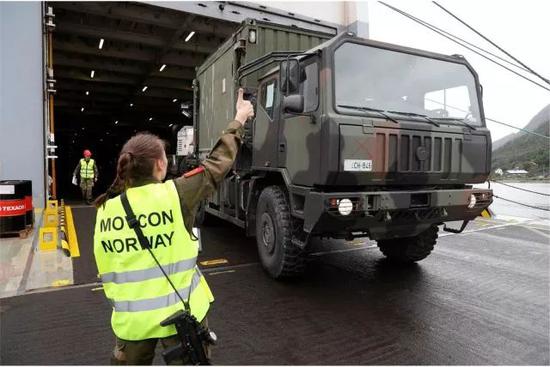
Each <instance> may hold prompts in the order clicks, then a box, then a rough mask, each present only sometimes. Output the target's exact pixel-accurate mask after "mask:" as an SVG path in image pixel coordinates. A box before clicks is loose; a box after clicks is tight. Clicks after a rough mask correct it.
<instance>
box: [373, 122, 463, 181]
mask: <svg viewBox="0 0 550 367" xmlns="http://www.w3.org/2000/svg"><path fill="white" fill-rule="evenodd" d="M376 149H377V152H380V153H381V152H384V155H385V159H383V160H382V161H383V162H384V163H385V167H379V168H381V169H383V170H384V171H386V172H437V173H442V174H443V176H444V177H445V174H447V175H449V174H450V173H451V172H461V171H462V137H438V136H422V135H415V134H403V133H401V134H390V133H377V134H376Z"/></svg>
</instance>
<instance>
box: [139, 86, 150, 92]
mask: <svg viewBox="0 0 550 367" xmlns="http://www.w3.org/2000/svg"><path fill="white" fill-rule="evenodd" d="M147 88H149V87H147V86H145V87H143V89H142V90H141V91H142V92H145V91H146V90H147Z"/></svg>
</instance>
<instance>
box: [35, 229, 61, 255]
mask: <svg viewBox="0 0 550 367" xmlns="http://www.w3.org/2000/svg"><path fill="white" fill-rule="evenodd" d="M57 240H58V238H57V228H48V227H45V228H40V234H39V239H38V242H39V247H38V248H39V249H40V251H52V250H55V249H56V248H57Z"/></svg>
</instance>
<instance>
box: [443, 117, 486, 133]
mask: <svg viewBox="0 0 550 367" xmlns="http://www.w3.org/2000/svg"><path fill="white" fill-rule="evenodd" d="M437 119H438V120H443V121H458V122H460V123H461V124H462V125H464V126H466V127H469V128H470V129H472V130H474V131H475V130H477V129H476V128H475V127H473V126H472V125H470V124H469V123H467V122H466V121H464V119H459V118H456V117H438V118H437Z"/></svg>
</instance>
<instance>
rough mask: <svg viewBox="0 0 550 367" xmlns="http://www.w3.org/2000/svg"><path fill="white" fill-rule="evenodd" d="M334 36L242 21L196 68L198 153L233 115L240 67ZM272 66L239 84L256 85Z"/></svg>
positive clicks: (300, 49) (209, 147) (206, 146)
mask: <svg viewBox="0 0 550 367" xmlns="http://www.w3.org/2000/svg"><path fill="white" fill-rule="evenodd" d="M251 32H252V33H254V32H255V40H254V41H255V42H251V39H250V37H251V36H250V35H251ZM334 36H335V34H328V33H319V32H313V31H309V30H305V29H299V28H292V27H287V26H281V25H276V24H272V23H268V22H260V21H256V20H247V21H245V22H244V23H243V25H242V26H241V27H240V28H239V29H238V30H237V31H236V32H235V33H234V34H233V35H232V36H231V38H230V39H228V40H227V41H226V42H225V43H224V44H223V45H222V46H221V47H220V48H219V49H218V50H217V51H216V52H215V53H214V54H212V55H211V56H210V57H209V58H208V59H207V60H206V61H205V62H204V63H203V64H202V65H201V66H200V67H199V68H198V70H197V79H196V84H198V88H197V89H196V90H195V93H197V94H196V97H198V100H197V101H196V102H198V103H197V105H198V111H197V112H196V114H197V116H195V122H194V125H195V136H197V137H198V144H197V148H198V153H199V154H201V153H202V154H204V153H207V152H209V151H210V150H211V148H212V147H213V145H214V144H215V143H216V140H217V139H218V137H219V136H220V134H221V132H222V130H223V129H225V127H226V126H227V122H228V121H230V120H231V119H232V118H233V116H234V113H235V95H236V89H237V86H238V81H237V80H236V79H235V76H236V72H237V69H238V68H239V67H241V66H243V65H245V64H247V63H249V62H251V61H253V60H256V59H258V58H260V57H262V56H264V55H266V54H269V53H270V52H273V51H306V50H309V49H311V48H314V47H316V46H318V45H320V44H321V43H323V42H325V41H326V40H328V39H330V38H332V37H334ZM275 66H277V65H276V64H271V65H268V66H266V67H265V68H264V69H262V70H260V71H259V72H256V73H253V74H251V75H249V76H247V77H246V78H245V79H243V80H242V83H241V85H246V86H247V87H249V88H250V87H252V88H254V87H256V86H257V83H258V78H259V77H261V76H262V74H263V73H265V72H267V71H268V70H269V69H272V68H273V67H275Z"/></svg>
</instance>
